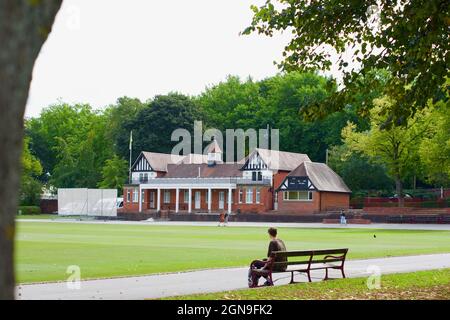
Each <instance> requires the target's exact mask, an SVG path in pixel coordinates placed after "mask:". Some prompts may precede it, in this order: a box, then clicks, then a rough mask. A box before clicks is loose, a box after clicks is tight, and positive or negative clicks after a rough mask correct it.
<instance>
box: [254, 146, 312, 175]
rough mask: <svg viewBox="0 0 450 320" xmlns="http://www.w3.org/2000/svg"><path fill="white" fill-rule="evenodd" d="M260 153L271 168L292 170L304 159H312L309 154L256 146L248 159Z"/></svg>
mask: <svg viewBox="0 0 450 320" xmlns="http://www.w3.org/2000/svg"><path fill="white" fill-rule="evenodd" d="M256 152H257V153H258V154H259V156H260V157H261V159H262V160H263V161H264V162H265V163H266V164H267V166H268V168H269V169H273V170H284V171H292V170H294V169H295V168H297V167H298V166H299V165H300V164H301V163H303V162H304V161H311V159H309V157H308V155H307V154H304V153H295V152H286V151H279V150H269V149H261V148H256V149H255V150H254V151H253V152H252V153H251V154H249V155H248V157H247V158H246V159H249V158H250V157H251V156H253V154H254V153H256Z"/></svg>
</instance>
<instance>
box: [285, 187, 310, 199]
mask: <svg viewBox="0 0 450 320" xmlns="http://www.w3.org/2000/svg"><path fill="white" fill-rule="evenodd" d="M291 192H292V193H297V198H296V199H289V193H291ZM300 192H301V193H304V192H307V193H308V199H300ZM283 201H301V202H311V201H313V193H312V191H307V190H305V191H283Z"/></svg>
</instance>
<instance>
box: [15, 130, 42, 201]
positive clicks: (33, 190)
mask: <svg viewBox="0 0 450 320" xmlns="http://www.w3.org/2000/svg"><path fill="white" fill-rule="evenodd" d="M28 145H29V139H28V138H25V139H24V144H23V152H22V178H21V181H20V204H21V205H26V206H31V205H33V206H34V205H38V204H39V199H40V196H41V192H42V184H41V183H40V182H39V181H38V180H37V179H36V178H37V177H39V176H40V175H41V174H42V166H41V163H40V162H39V160H38V159H37V158H36V157H35V156H33V155H32V154H31V153H30V149H29V147H28Z"/></svg>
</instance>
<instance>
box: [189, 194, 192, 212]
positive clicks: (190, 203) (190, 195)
mask: <svg viewBox="0 0 450 320" xmlns="http://www.w3.org/2000/svg"><path fill="white" fill-rule="evenodd" d="M188 212H189V213H191V212H192V188H189V200H188Z"/></svg>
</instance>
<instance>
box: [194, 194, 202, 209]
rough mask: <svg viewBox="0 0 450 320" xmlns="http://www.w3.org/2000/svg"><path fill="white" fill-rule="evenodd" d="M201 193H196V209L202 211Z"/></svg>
mask: <svg viewBox="0 0 450 320" xmlns="http://www.w3.org/2000/svg"><path fill="white" fill-rule="evenodd" d="M200 200H201V192H200V191H195V207H194V208H195V209H200Z"/></svg>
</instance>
